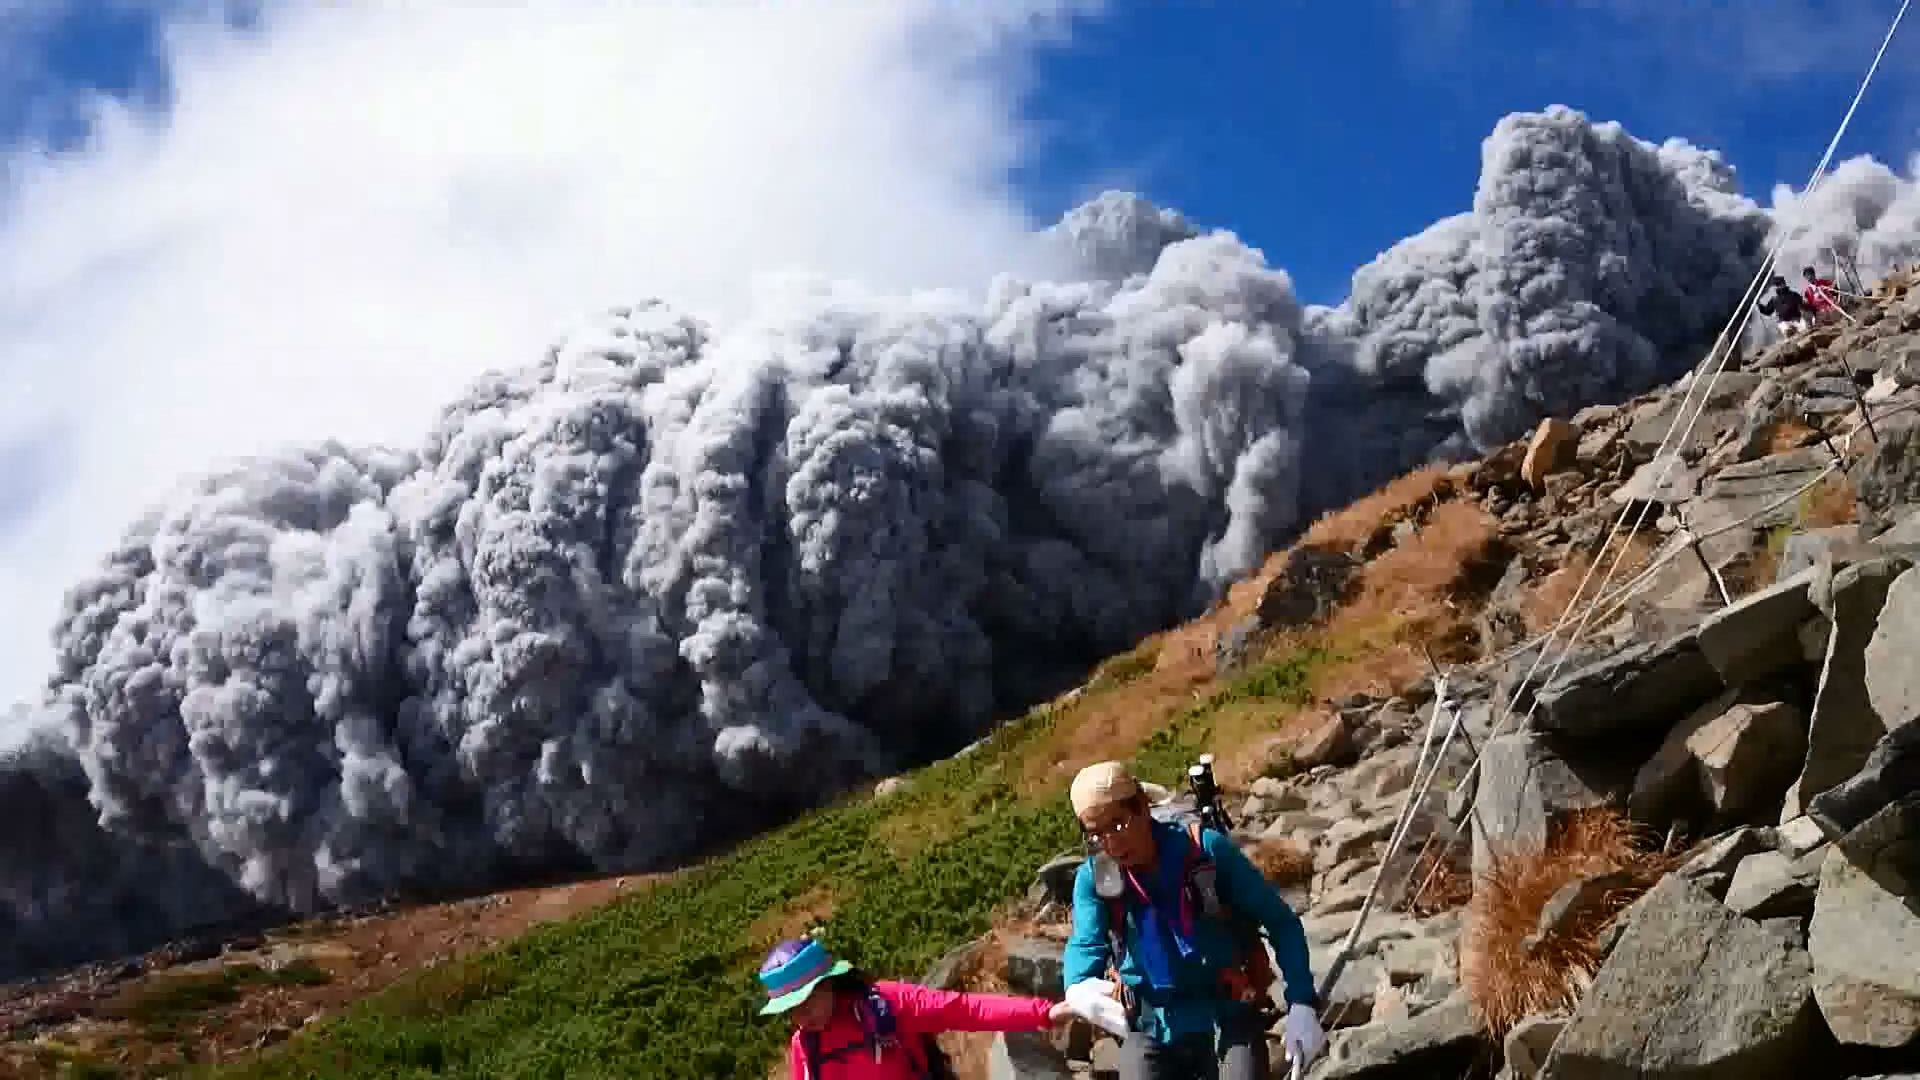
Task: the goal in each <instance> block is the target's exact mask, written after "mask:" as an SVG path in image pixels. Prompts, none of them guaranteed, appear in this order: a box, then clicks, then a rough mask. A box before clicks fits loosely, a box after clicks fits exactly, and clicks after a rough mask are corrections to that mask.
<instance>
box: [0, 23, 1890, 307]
mask: <svg viewBox="0 0 1920 1080" xmlns="http://www.w3.org/2000/svg"><path fill="white" fill-rule="evenodd" d="M1897 8H1898V4H1897V3H1895V2H1889V0H1850V2H1848V3H1845V4H1841V3H1822V2H1818V0H1760V2H1739V0H1713V2H1699V3H1688V4H1659V3H1651V2H1644V0H1581V2H1568V0H1558V2H1541V3H1532V2H1527V3H1521V2H1517V0H1510V2H1498V0H1485V2H1480V3H1474V2H1473V0H1425V2H1420V3H1415V2H1414V0H1356V2H1350V3H1311V2H1303V0H1265V2H1253V0H1247V2H1237V3H1236V2H1226V0H1189V2H1183V3H1146V2H1140V0H1115V3H1114V4H1113V5H1112V7H1111V9H1110V10H1109V12H1108V13H1107V14H1106V15H1104V16H1103V17H1102V18H1100V19H1098V20H1093V21H1089V22H1086V23H1083V24H1080V25H1079V27H1078V28H1077V29H1076V31H1075V33H1074V35H1073V39H1072V41H1071V43H1070V44H1068V45H1066V46H1065V47H1058V48H1049V49H1046V50H1043V51H1041V52H1040V53H1039V57H1038V60H1037V64H1036V68H1035V79H1036V82H1035V86H1034V89H1033V92H1032V96H1031V98H1030V100H1029V102H1028V109H1029V114H1028V117H1027V119H1028V122H1029V123H1031V124H1033V125H1034V126H1035V127H1036V128H1037V130H1039V131H1040V132H1042V133H1043V137H1044V140H1045V141H1044V143H1043V144H1042V145H1041V147H1040V149H1039V150H1038V152H1037V153H1035V154H1034V155H1033V156H1032V158H1031V160H1028V161H1024V162H1020V163H1019V164H1018V167H1017V168H1016V170H1015V175H1016V182H1017V184H1018V185H1019V188H1020V190H1021V191H1022V193H1023V194H1024V195H1025V197H1026V199H1027V202H1028V205H1029V206H1030V207H1031V208H1032V209H1033V210H1034V211H1035V212H1037V213H1041V214H1045V215H1053V214H1056V213H1058V212H1060V211H1061V210H1063V209H1065V208H1066V207H1067V206H1070V205H1071V204H1072V203H1073V202H1074V201H1075V200H1077V199H1079V198H1081V197H1084V196H1085V195H1086V194H1087V193H1088V191H1089V190H1090V189H1091V188H1094V187H1099V186H1106V185H1120V186H1127V187H1132V188H1135V189H1137V190H1141V191H1143V192H1144V193H1146V194H1147V195H1148V196H1149V197H1151V198H1153V199H1155V200H1156V201H1158V202H1160V203H1162V204H1164V205H1172V206H1176V207H1179V208H1180V209H1182V210H1184V211H1185V212H1187V213H1188V214H1189V216H1191V217H1194V218H1195V219H1196V220H1199V221H1201V222H1203V223H1205V224H1209V225H1220V226H1225V227H1229V228H1232V229H1234V230H1236V231H1237V232H1239V233H1240V234H1241V235H1242V236H1243V237H1244V238H1246V239H1247V240H1249V241H1250V242H1252V243H1254V244H1257V245H1260V246H1262V247H1263V248H1264V249H1265V250H1266V251H1267V253H1268V256H1269V258H1271V259H1274V260H1276V261H1278V262H1280V263H1281V264H1283V265H1285V266H1286V267H1287V268H1288V269H1289V271H1290V272H1292V273H1293V274H1294V276H1295V279H1296V281H1297V282H1298V284H1299V286H1300V288H1301V291H1302V292H1303V294H1304V295H1305V296H1306V297H1307V298H1308V299H1309V300H1312V301H1315V302H1320V303H1333V302H1336V301H1337V300H1339V299H1340V298H1341V297H1342V296H1343V295H1344V293H1345V290H1346V282H1347V277H1348V275H1349V274H1350V273H1351V271H1352V269H1353V268H1355V267H1356V266H1358V265H1360V264H1361V263H1363V262H1364V261H1366V260H1367V259H1369V258H1371V257H1372V256H1373V255H1374V254H1376V253H1377V252H1378V251H1380V250H1382V249H1383V248H1385V247H1387V246H1389V245H1390V244H1392V243H1393V242H1394V241H1395V240H1398V239H1400V238H1401V237H1404V236H1407V235H1409V234H1411V233H1414V232H1417V231H1419V230H1420V229H1421V228H1423V227H1425V226H1426V225H1427V224H1429V223H1431V222H1432V221H1433V220H1435V219H1436V218H1439V217H1441V216H1444V215H1447V214H1451V213H1454V212H1457V211H1459V210H1462V209H1465V208H1466V207H1467V205H1468V201H1469V200H1470V198H1471V193H1472V187H1473V183H1474V179H1475V177H1476V175H1477V173H1478V170H1479V144H1480V140H1481V139H1482V138H1483V137H1484V136H1485V135H1486V134H1487V132H1488V130H1489V129H1490V128H1491V127H1492V125H1493V123H1494V122H1495V121H1496V120H1497V119H1498V118H1499V117H1500V116H1501V115H1503V114H1505V113H1507V112H1510V111H1514V110H1522V109H1538V108H1541V107H1543V106H1545V105H1548V104H1553V103H1558V104H1566V105H1571V106H1573V107H1575V108H1577V109H1580V110H1582V111H1584V112H1586V113H1587V114H1588V115H1589V116H1591V117H1594V118H1596V119H1610V120H1618V121H1620V122H1621V123H1623V124H1624V125H1625V126H1626V127H1627V129H1628V130H1629V131H1632V132H1633V133H1635V134H1636V135H1639V136H1641V137H1642V138H1649V139H1655V140H1658V139H1664V138H1667V137H1670V136H1680V137H1683V138H1687V139H1689V140H1691V141H1693V142H1695V143H1697V144H1700V145H1704V146H1708V147H1712V148H1715V149H1719V150H1721V151H1722V152H1723V153H1724V154H1725V155H1726V156H1727V157H1728V159H1729V160H1731V161H1732V162H1733V163H1734V164H1735V165H1736V166H1737V167H1738V168H1739V170H1740V173H1741V178H1742V181H1743V185H1744V187H1745V189H1746V191H1747V192H1748V194H1750V195H1751V196H1753V197H1755V198H1757V199H1760V200H1761V201H1763V202H1764V201H1766V199H1767V196H1768V193H1769V192H1770V190H1771V189H1772V187H1773V185H1774V184H1775V183H1777V182H1786V183H1791V184H1795V185H1798V184H1800V183H1803V182H1804V181H1805V179H1806V177H1807V174H1808V172H1809V171H1810V170H1811V168H1812V166H1813V164H1814V163H1815V162H1816V161H1817V160H1818V155H1819V153H1820V151H1821V150H1823V149H1824V148H1825V145H1826V141H1827V139H1828V138H1829V137H1830V136H1831V132H1832V130H1833V126H1834V124H1835V123H1836V122H1837V119H1838V117H1839V116H1840V114H1841V113H1842V112H1843V111H1844V109H1845V107H1846V104H1847V102H1848V101H1849V100H1850V99H1851V96H1852V94H1853V91H1854V89H1855V87H1856V85H1857V80H1858V79H1859V77H1860V74H1861V73H1862V72H1863V71H1864V70H1865V67H1866V64H1867V63H1868V62H1869V61H1870V60H1871V58H1872V55H1873V51H1874V49H1875V48H1877V46H1878V44H1879V41H1880V38H1881V36H1882V33H1883V32H1884V28H1885V26H1886V23H1887V21H1888V20H1889V19H1890V18H1891V16H1892V13H1893V12H1894V11H1895V10H1897ZM236 10H238V9H236ZM248 19H249V16H248V15H247V13H246V12H244V11H239V13H238V14H236V15H235V16H234V21H235V22H236V23H239V24H242V25H244V24H246V23H247V22H248ZM159 22H160V20H159V19H158V18H157V16H156V14H155V8H154V7H152V6H147V5H139V4H135V5H126V4H122V3H113V2H108V0H102V2H101V3H98V4H93V5H84V6H81V7H79V8H76V9H74V11H73V13H72V14H71V15H69V16H67V17H64V18H60V19H57V20H50V21H49V27H48V29H47V30H46V31H45V32H44V33H43V34H41V35H38V39H37V42H36V51H37V56H36V57H35V58H34V61H33V63H32V65H31V70H32V76H31V79H30V82H29V84H28V88H27V92H24V93H15V94H11V95H4V96H0V139H17V138H19V137H21V136H23V135H24V134H26V133H28V132H29V131H31V132H32V133H34V134H36V135H39V136H41V137H47V136H48V133H51V138H52V141H53V142H54V143H55V144H56V145H62V146H71V145H72V144H73V143H74V141H75V140H76V139H78V138H79V137H81V136H82V135H83V134H84V132H85V124H84V122H83V121H82V120H81V119H80V117H79V114H78V111H77V94H76V91H78V90H82V89H84V90H88V91H96V92H103V93H106V94H110V95H113V96H116V97H124V98H126V99H128V100H133V101H140V102H144V103H147V104H150V105H151V104H159V105H160V106H161V107H162V108H164V102H165V100H166V97H167V79H166V75H165V70H164V66H163V63H162V61H161V59H160V51H159V49H158V48H157V43H156V40H155V29H156V27H157V26H158V25H159ZM1916 49H1920V44H1917V43H1916V41H1915V39H1914V38H1913V36H1912V35H1911V34H1908V35H1906V36H1904V37H1903V38H1900V39H1896V41H1895V44H1894V47H1893V48H1892V49H1891V50H1890V51H1889V53H1888V56H1887V58H1886V60H1885V61H1883V64H1882V69H1881V71H1880V72H1879V74H1878V75H1877V76H1876V82H1875V87H1874V92H1873V93H1872V94H1871V95H1870V97H1869V98H1868V99H1867V102H1866V105H1865V107H1863V110H1862V112H1861V113H1860V114H1859V115H1858V116H1857V117H1856V119H1855V121H1854V123H1853V125H1852V126H1851V128H1850V130H1849V135H1848V138H1847V139H1846V141H1845V142H1844V143H1843V144H1842V145H1841V147H1840V149H1839V155H1840V156H1841V157H1845V156H1849V155H1851V154H1855V153H1871V154H1873V155H1875V156H1877V157H1879V158H1881V159H1882V160H1883V161H1887V162H1889V163H1892V164H1894V165H1895V166H1896V167H1900V166H1902V165H1903V164H1904V162H1905V160H1906V158H1907V156H1908V155H1909V154H1910V153H1912V152H1913V151H1914V150H1915V149H1916V148H1917V147H1920V101H1916V100H1915V99H1914V96H1913V93H1912V92H1913V90H1914V89H1915V88H1916V81H1920V65H1917V64H1915V63H1914V58H1915V56H1916Z"/></svg>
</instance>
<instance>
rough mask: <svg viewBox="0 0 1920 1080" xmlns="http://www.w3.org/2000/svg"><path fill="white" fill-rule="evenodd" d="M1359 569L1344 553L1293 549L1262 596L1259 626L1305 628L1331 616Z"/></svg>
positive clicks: (1343, 598) (1315, 549)
mask: <svg viewBox="0 0 1920 1080" xmlns="http://www.w3.org/2000/svg"><path fill="white" fill-rule="evenodd" d="M1359 568H1360V563H1359V562H1358V561H1357V560H1355V559H1354V558H1353V556H1351V555H1348V554H1347V553H1346V552H1343V551H1335V550H1331V549H1327V548H1314V547H1301V548H1295V549H1293V551H1292V553H1291V554H1289V555H1288V556H1287V562H1286V565H1285V566H1283V567H1281V568H1280V572H1279V573H1278V574H1276V575H1275V576H1274V578H1273V580H1272V581H1271V582H1270V583H1269V584H1268V585H1267V591H1266V592H1264V593H1262V594H1261V596H1260V607H1259V618H1260V625H1262V626H1265V627H1269V628H1283V627H1292V626H1303V625H1305V624H1307V623H1310V622H1313V621H1314V620H1315V619H1318V618H1320V617H1322V616H1324V615H1326V614H1328V613H1329V612H1331V611H1332V610H1333V609H1334V608H1335V607H1336V606H1337V605H1339V604H1340V603H1341V601H1343V600H1345V599H1346V597H1347V595H1348V593H1349V592H1350V591H1351V588H1352V585H1353V576H1354V574H1355V572H1356V571H1358V570H1359Z"/></svg>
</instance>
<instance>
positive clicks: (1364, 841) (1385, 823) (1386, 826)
mask: <svg viewBox="0 0 1920 1080" xmlns="http://www.w3.org/2000/svg"><path fill="white" fill-rule="evenodd" d="M1393 825H1394V821H1393V818H1392V817H1390V816H1382V817H1377V818H1342V819H1341V820H1339V821H1336V822H1334V823H1333V825H1332V826H1331V827H1329V828H1328V829H1327V831H1326V832H1323V833H1321V834H1320V842H1319V844H1318V845H1316V846H1315V848H1314V852H1313V868H1314V869H1315V870H1320V871H1326V870H1331V869H1333V867H1335V866H1337V865H1339V864H1340V863H1343V862H1346V861H1348V860H1350V859H1352V858H1354V857H1355V856H1356V855H1359V854H1360V853H1361V852H1362V851H1366V850H1368V849H1370V848H1372V847H1373V846H1374V845H1376V844H1380V843H1383V842H1385V841H1386V839H1387V837H1389V836H1391V835H1393Z"/></svg>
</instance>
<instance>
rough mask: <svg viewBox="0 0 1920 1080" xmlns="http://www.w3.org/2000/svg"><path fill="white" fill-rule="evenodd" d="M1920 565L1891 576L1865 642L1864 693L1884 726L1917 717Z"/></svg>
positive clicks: (1919, 716) (1919, 713)
mask: <svg viewBox="0 0 1920 1080" xmlns="http://www.w3.org/2000/svg"><path fill="white" fill-rule="evenodd" d="M1917 655H1920V567H1914V568H1911V569H1909V570H1907V571H1906V572H1905V573H1903V574H1901V575H1900V576H1899V577H1897V578H1895V579H1894V580H1893V584H1892V586H1891V587H1889V588H1888V589H1887V600H1886V604H1885V605H1884V606H1882V607H1881V609H1880V618H1879V621H1878V622H1877V623H1876V624H1875V626H1874V630H1873V637H1872V638H1871V639H1870V640H1869V641H1868V642H1867V650H1866V671H1867V697H1868V699H1869V700H1870V701H1872V702H1873V711H1874V712H1875V713H1877V714H1879V717H1880V722H1881V724H1883V725H1884V726H1885V727H1887V728H1889V729H1890V728H1893V727H1895V726H1897V725H1899V724H1905V723H1910V722H1912V721H1913V720H1915V719H1920V664H1916V663H1914V657H1915V656H1917Z"/></svg>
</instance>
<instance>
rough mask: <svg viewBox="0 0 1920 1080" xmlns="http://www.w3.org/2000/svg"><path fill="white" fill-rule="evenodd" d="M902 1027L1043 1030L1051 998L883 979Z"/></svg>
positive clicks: (937, 1030) (934, 1030) (1047, 1024)
mask: <svg viewBox="0 0 1920 1080" xmlns="http://www.w3.org/2000/svg"><path fill="white" fill-rule="evenodd" d="M879 989H881V990H882V992H884V993H885V994H886V995H887V997H888V999H889V1000H891V1001H892V1002H893V1007H894V1009H895V1010H896V1012H897V1013H898V1015H899V1017H900V1022H901V1026H902V1027H909V1028H912V1029H913V1030H915V1031H921V1032H926V1033H927V1034H934V1035H937V1034H939V1033H940V1032H942V1031H1044V1030H1046V1029H1047V1028H1048V1027H1051V1026H1052V1022H1051V1021H1049V1020H1048V1019H1047V1013H1048V1011H1049V1010H1051V1009H1052V1008H1053V1002H1051V1001H1048V1000H1047V999H1045V998H1037V997H1019V996H1015V995H1012V994H963V993H960V992H958V991H954V990H935V989H934V988H933V987H931V986H921V985H920V984H918V983H905V982H902V983H886V984H881V985H880V986H879Z"/></svg>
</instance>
